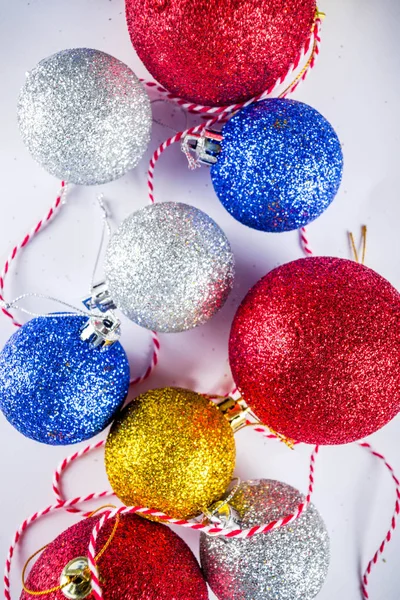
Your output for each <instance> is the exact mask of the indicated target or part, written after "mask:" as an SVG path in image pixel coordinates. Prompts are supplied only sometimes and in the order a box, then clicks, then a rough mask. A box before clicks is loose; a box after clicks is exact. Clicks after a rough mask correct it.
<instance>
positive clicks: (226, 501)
mask: <svg viewBox="0 0 400 600" xmlns="http://www.w3.org/2000/svg"><path fill="white" fill-rule="evenodd" d="M234 481H236V484H235V485H234V486H233V488H232V489H231V490H229V492H228V495H227V496H226V498H223V499H222V500H217V502H214V504H213V507H214V510H211V511H210V510H209V509H208V508H206V509H204V510H203V514H204V515H205V516H206V517H207V518H208V519H212V518H213V517H214V516H215V515H216V514H217V513H218V512H219V511H220V510H221V508H223V507H224V506H226V505H227V504H229V502H230V501H231V500H232V498H233V497H234V496H235V495H236V493H237V491H238V489H239V487H240V484H241V479H240V477H234V478H233V479H232V481H231V483H230V485H232V483H233V482H234Z"/></svg>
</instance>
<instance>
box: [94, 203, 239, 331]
mask: <svg viewBox="0 0 400 600" xmlns="http://www.w3.org/2000/svg"><path fill="white" fill-rule="evenodd" d="M105 272H106V280H107V284H108V287H109V290H110V293H111V296H112V298H113V300H114V302H115V304H116V305H117V306H118V308H119V309H120V310H121V311H122V312H123V313H124V314H125V315H126V316H127V317H128V318H129V319H131V320H132V321H134V322H135V323H137V324H138V325H141V326H142V327H145V328H147V329H153V330H155V331H162V332H178V331H185V330H186V329H191V328H193V327H196V326H197V325H201V324H202V323H205V322H206V321H207V320H208V319H210V318H211V317H212V316H213V315H214V314H215V313H216V312H217V311H218V310H219V309H220V308H221V307H222V306H223V304H224V302H225V300H226V299H227V297H228V294H229V292H230V291H231V289H232V284H233V278H234V257H233V254H232V250H231V247H230V244H229V242H228V240H227V238H226V236H225V234H224V232H223V231H222V230H221V229H220V228H219V227H218V225H217V224H216V223H215V222H214V221H213V220H212V219H211V218H210V217H209V216H208V215H206V214H205V213H204V212H202V211H201V210H198V209H197V208H194V207H193V206H188V205H187V204H180V203H176V202H165V203H162V204H154V205H152V206H146V207H145V208H142V209H141V210H138V211H137V212H135V213H133V214H132V215H130V216H129V217H128V218H127V219H125V221H124V222H123V223H122V225H121V226H120V228H119V229H118V231H117V232H116V233H115V234H114V235H113V237H112V238H111V240H110V243H109V246H108V249H107V253H106V261H105Z"/></svg>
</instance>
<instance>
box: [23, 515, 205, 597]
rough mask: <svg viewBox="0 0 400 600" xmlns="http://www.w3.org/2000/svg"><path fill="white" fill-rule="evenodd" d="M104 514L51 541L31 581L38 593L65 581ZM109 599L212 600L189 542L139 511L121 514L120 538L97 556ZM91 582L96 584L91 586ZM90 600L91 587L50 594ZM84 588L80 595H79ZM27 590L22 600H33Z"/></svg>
mask: <svg viewBox="0 0 400 600" xmlns="http://www.w3.org/2000/svg"><path fill="white" fill-rule="evenodd" d="M98 518H99V517H92V518H89V519H85V520H83V521H80V522H79V523H77V524H76V525H73V526H72V527H70V528H69V529H67V530H66V531H64V533H62V534H61V535H59V536H58V537H57V538H56V539H55V540H54V542H52V543H51V544H49V546H48V547H47V548H46V550H45V551H44V552H43V554H42V555H41V556H40V558H39V559H38V560H37V561H36V563H35V565H34V566H33V568H32V571H31V573H30V575H29V577H28V580H27V581H26V587H27V588H28V589H29V590H32V591H44V590H50V589H51V588H53V587H57V586H59V585H60V577H61V575H62V573H63V571H64V569H65V567H66V566H67V565H68V563H69V562H70V561H72V560H73V559H76V558H78V557H85V556H87V553H88V545H89V539H90V534H91V532H92V529H93V527H94V526H95V524H96V521H97V520H98ZM114 524H115V519H110V520H108V521H107V522H106V523H105V525H104V527H103V528H102V529H101V531H100V535H99V538H97V544H96V547H97V552H98V553H99V551H101V550H102V548H104V547H105V545H106V543H107V541H108V540H110V537H111V534H112V530H113V527H114ZM97 567H98V569H99V574H100V582H101V586H102V590H103V597H104V600H137V599H138V598H143V599H144V598H145V599H146V600H171V598H174V599H175V600H207V599H208V592H207V585H206V583H205V580H204V578H203V575H202V573H201V570H200V567H199V565H198V563H197V561H196V559H195V557H194V555H193V554H192V552H191V550H190V549H189V547H188V546H187V545H186V544H185V542H184V541H183V540H182V539H181V538H180V537H178V536H177V535H176V534H175V533H174V532H173V531H171V530H170V529H169V528H168V527H166V526H165V525H160V524H157V523H152V522H150V521H147V520H146V519H142V518H140V517H137V516H135V515H123V516H121V517H120V521H119V524H118V526H117V528H116V531H115V535H114V537H113V538H112V539H111V540H110V543H109V545H108V546H107V547H106V548H105V551H104V553H103V554H102V555H101V556H99V557H98V559H97ZM89 585H90V584H89ZM64 592H66V594H68V593H69V594H70V595H67V597H68V598H84V597H85V598H87V599H88V600H93V594H92V592H90V591H89V594H88V595H86V596H85V595H84V594H85V589H84V587H83V589H81V590H79V589H77V588H76V587H75V588H72V589H69V588H68V589H66V588H64V591H62V590H60V589H58V590H57V591H54V592H51V593H50V594H46V596H43V597H46V598H49V599H51V600H65V598H66V594H64ZM79 592H80V595H79ZM32 598H33V596H32V595H31V594H28V593H27V592H22V594H21V598H20V600H32Z"/></svg>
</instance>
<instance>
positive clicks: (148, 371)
mask: <svg viewBox="0 0 400 600" xmlns="http://www.w3.org/2000/svg"><path fill="white" fill-rule="evenodd" d="M151 341H152V344H153V350H152V354H151V361H150V364H149V366H148V367H147V368H146V370H145V372H144V373H143V375H139V377H135V378H134V379H131V381H130V384H131V385H137V384H138V383H142V381H145V380H146V379H148V378H149V377H150V375H151V374H152V372H153V371H154V369H155V368H156V366H157V364H158V355H159V353H160V340H159V338H158V335H157V332H156V331H152V332H151Z"/></svg>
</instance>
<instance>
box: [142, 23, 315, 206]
mask: <svg viewBox="0 0 400 600" xmlns="http://www.w3.org/2000/svg"><path fill="white" fill-rule="evenodd" d="M318 15H319V13H318ZM318 15H317V18H316V19H315V23H314V27H313V30H312V33H311V36H310V37H309V38H308V40H307V42H306V44H305V46H304V48H303V49H302V51H301V53H300V55H299V57H298V59H297V60H296V62H295V63H294V64H293V65H291V67H290V68H289V70H288V72H287V73H286V75H285V76H283V77H281V78H280V79H279V80H278V81H277V82H276V83H275V84H274V85H272V86H271V87H270V88H269V89H267V90H265V91H264V92H262V93H261V94H258V95H257V96H254V98H251V99H250V100H247V101H246V102H240V103H238V104H231V105H230V106H215V107H210V106H201V105H199V104H191V103H189V102H186V101H184V100H182V99H181V98H178V97H176V96H174V95H173V94H170V93H169V92H168V91H167V90H165V89H164V88H163V87H162V86H160V85H158V84H157V83H154V82H152V81H145V80H142V81H143V83H144V84H145V85H146V86H148V87H150V88H153V89H155V90H157V92H159V93H160V94H162V95H164V96H165V97H166V98H167V99H168V100H171V101H173V102H176V103H177V104H179V106H181V107H182V108H185V109H187V110H188V111H190V112H197V113H200V114H202V115H204V114H206V115H210V116H211V117H214V118H213V119H212V120H211V121H207V122H205V123H201V124H200V125H197V126H195V127H191V128H190V129H186V130H185V131H180V132H178V133H177V134H175V135H173V136H172V137H170V138H168V139H167V140H166V141H165V142H163V143H162V144H161V145H160V146H159V147H158V148H157V149H156V150H155V152H154V154H153V156H152V157H151V159H150V163H149V169H148V172H147V188H148V196H149V201H150V202H151V203H154V201H155V200H154V170H155V166H156V164H157V162H158V160H159V158H160V156H161V154H162V153H163V152H164V151H165V150H166V149H167V148H169V146H171V145H172V144H175V143H177V142H180V141H182V139H183V138H184V137H185V136H186V135H191V134H194V133H199V132H200V131H202V130H204V129H207V128H209V127H212V125H213V124H215V123H216V122H217V121H220V120H223V119H225V118H226V117H227V116H228V115H230V114H232V113H234V112H236V111H237V110H240V109H242V108H245V107H246V106H249V105H250V104H253V103H255V102H259V101H260V100H265V99H266V98H269V97H271V96H272V95H273V94H274V93H275V92H276V91H277V89H278V88H279V87H280V86H281V85H282V84H283V83H284V82H285V81H286V80H287V79H288V78H289V77H290V76H292V74H293V72H294V71H296V70H297V69H298V67H299V65H300V63H301V62H302V61H303V59H304V57H305V56H307V54H308V53H309V51H310V47H311V46H312V55H311V57H310V61H309V64H308V65H307V67H306V68H305V69H304V72H303V73H302V75H301V77H300V79H299V80H296V81H295V82H293V85H291V86H289V87H288V88H287V89H286V90H285V92H284V93H282V94H281V97H282V98H284V97H286V96H287V95H288V94H290V93H292V92H294V91H295V89H296V88H297V86H298V85H299V83H300V82H301V81H304V80H305V79H306V77H307V75H308V73H309V72H310V71H311V69H313V67H314V66H315V62H316V59H317V57H318V55H319V52H320V44H321V37H320V33H321V23H322V20H321V17H320V16H318Z"/></svg>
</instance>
